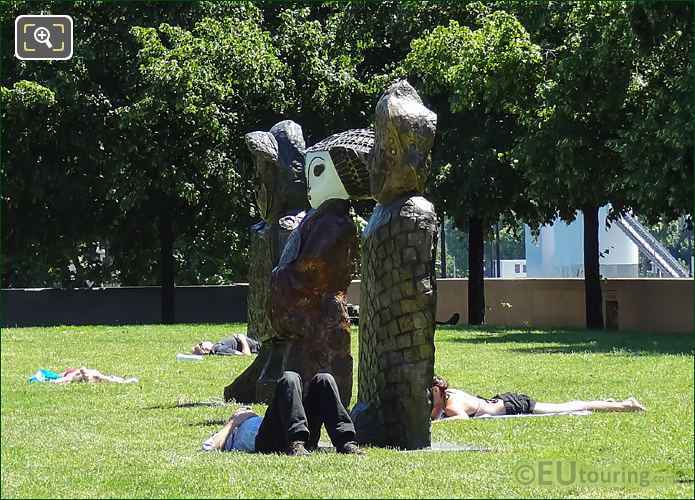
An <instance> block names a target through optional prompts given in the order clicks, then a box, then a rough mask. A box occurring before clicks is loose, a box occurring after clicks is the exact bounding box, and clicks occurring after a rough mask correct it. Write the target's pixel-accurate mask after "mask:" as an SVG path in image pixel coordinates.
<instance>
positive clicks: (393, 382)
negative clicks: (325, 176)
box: [352, 81, 437, 449]
mask: <svg viewBox="0 0 695 500" xmlns="http://www.w3.org/2000/svg"><path fill="white" fill-rule="evenodd" d="M435 127H436V115H435V114H434V113H432V112H431V111H430V110H428V109H427V108H426V107H425V106H424V105H423V104H422V101H421V100H420V97H419V96H418V95H417V92H415V90H414V89H413V88H412V87H411V86H410V85H409V84H408V83H407V82H406V81H401V82H398V83H396V84H394V85H392V86H391V87H389V89H388V90H386V92H385V93H384V95H383V96H382V97H381V99H380V100H379V103H378V104H377V108H376V120H375V130H374V133H375V143H374V149H373V151H372V154H371V155H370V158H369V167H370V173H371V191H372V195H373V196H374V198H376V200H377V201H378V202H379V203H378V205H377V206H376V208H375V210H374V213H373V215H372V217H371V218H370V220H369V224H368V225H367V228H366V229H365V232H364V234H363V240H362V285H361V297H360V352H359V374H358V398H357V399H358V400H357V405H355V407H354V408H353V411H352V418H353V421H354V422H355V427H356V430H357V439H358V441H359V442H361V443H368V444H373V445H376V446H395V447H399V448H406V449H418V448H424V447H427V446H429V445H430V410H431V402H430V394H429V390H430V383H431V381H432V375H433V373H434V328H435V318H434V314H435V309H436V302H437V301H436V282H435V273H434V246H435V245H434V242H435V239H436V230H437V217H436V214H435V211H434V207H433V206H432V204H431V203H430V202H429V201H427V200H426V199H425V198H423V197H422V195H421V192H422V189H423V187H424V183H425V180H426V177H427V160H428V156H429V151H430V149H431V147H432V143H433V141H434V133H435Z"/></svg>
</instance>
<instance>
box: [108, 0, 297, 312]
mask: <svg viewBox="0 0 695 500" xmlns="http://www.w3.org/2000/svg"><path fill="white" fill-rule="evenodd" d="M242 14H243V15H242ZM259 21H260V18H259V15H258V12H257V11H255V10H253V9H250V10H249V11H248V12H244V13H238V15H237V16H236V17H235V18H226V19H223V20H219V21H218V20H213V19H205V20H203V21H200V22H198V23H196V25H195V27H194V29H193V30H191V31H187V30H185V29H183V28H178V27H174V26H171V25H168V24H162V25H160V26H159V28H133V30H132V31H133V34H134V35H135V38H136V40H137V42H138V44H139V45H140V50H139V52H138V54H137V58H138V62H139V65H140V66H139V69H140V72H141V74H142V76H143V84H142V86H140V87H139V88H138V90H137V92H136V97H135V98H134V100H133V102H132V103H130V104H128V105H125V106H122V107H120V108H118V109H117V110H116V115H117V117H118V125H119V127H120V128H121V130H122V131H123V134H124V135H123V137H124V138H125V141H124V143H123V144H122V147H121V148H120V150H121V151H122V152H123V155H122V157H121V158H120V161H119V164H120V165H121V168H122V169H123V171H122V174H121V175H120V176H119V181H120V182H117V183H116V184H115V185H114V189H115V191H116V197H117V198H118V199H119V200H120V203H121V206H122V209H123V210H124V212H126V213H128V211H129V210H131V209H135V210H136V211H135V213H136V214H139V213H141V212H140V210H142V209H143V208H148V209H149V215H150V216H151V217H152V218H150V220H149V221H148V220H145V221H140V223H141V224H142V223H148V222H149V223H150V224H153V225H154V224H155V223H156V225H157V230H158V240H159V247H160V252H159V253H160V259H159V260H160V269H161V285H162V287H163V299H162V300H163V301H162V311H163V321H164V322H173V321H174V318H173V289H174V280H175V275H176V270H175V266H174V258H175V255H174V250H175V247H178V248H179V249H181V248H182V245H175V243H176V240H177V238H178V236H179V235H185V237H184V238H183V240H184V241H190V242H193V243H194V244H196V243H197V244H200V245H205V241H206V237H207V238H209V237H211V236H212V234H211V232H210V230H213V231H220V230H222V231H226V234H225V233H223V234H225V235H226V236H227V237H228V239H227V242H228V243H229V244H230V247H229V248H228V249H227V251H228V252H231V253H232V254H234V255H237V256H241V255H244V254H245V248H246V245H245V242H246V241H247V240H248V235H247V233H248V227H249V225H250V215H251V214H250V209H249V207H250V206H251V205H252V186H253V184H252V177H253V175H252V171H251V165H250V160H249V159H248V152H247V151H246V148H245V144H244V142H243V136H244V133H245V132H247V131H249V130H251V129H252V128H255V127H257V126H258V125H259V124H258V117H259V116H268V117H270V119H271V121H272V120H275V119H276V118H277V117H278V116H280V115H279V114H280V113H281V112H282V111H283V110H284V106H285V101H284V98H283V89H284V82H285V76H286V68H285V66H284V65H283V64H282V63H281V62H280V61H279V60H278V58H277V53H276V51H275V50H274V48H273V47H272V43H271V37H270V34H269V33H268V32H267V31H265V30H263V29H262V28H261V26H260V22H259ZM213 241H214V240H213ZM199 254H200V253H199ZM241 260H242V259H241V258H238V261H241Z"/></svg>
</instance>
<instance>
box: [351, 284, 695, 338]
mask: <svg viewBox="0 0 695 500" xmlns="http://www.w3.org/2000/svg"><path fill="white" fill-rule="evenodd" d="M437 288H438V290H439V296H438V299H437V320H438V321H446V320H447V319H449V318H450V317H451V315H452V314H453V313H455V312H458V313H459V314H460V315H461V320H460V322H461V323H465V322H466V320H467V318H468V280H466V279H439V280H437ZM603 300H604V316H605V315H606V311H610V312H608V316H609V317H608V318H607V319H608V320H609V321H607V326H608V327H613V328H616V327H617V328H618V329H620V330H632V331H640V330H641V331H654V332H683V333H690V334H692V333H693V282H692V280H689V279H666V278H654V279H648V278H641V279H611V280H604V282H603ZM348 301H349V302H352V303H359V282H358V281H355V282H353V284H352V286H351V287H350V289H349V290H348ZM606 302H608V304H605V303H606ZM485 303H486V308H487V311H486V323H487V324H489V325H502V326H528V327H538V328H552V327H568V328H584V327H585V324H586V323H585V319H584V280H583V279H570V278H543V279H540V278H537V279H534V278H526V279H503V278H502V279H496V278H492V279H486V280H485ZM616 303H617V304H616Z"/></svg>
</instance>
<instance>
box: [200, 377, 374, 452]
mask: <svg viewBox="0 0 695 500" xmlns="http://www.w3.org/2000/svg"><path fill="white" fill-rule="evenodd" d="M322 425H325V426H326V431H328V436H329V437H330V439H331V442H332V443H333V446H335V449H336V451H337V452H338V453H345V454H361V453H362V450H361V449H360V448H359V446H358V445H357V443H356V442H355V426H354V425H353V423H352V420H351V419H350V415H349V414H348V412H347V410H346V409H345V407H344V406H343V404H342V403H341V402H340V395H339V394H338V386H337V385H336V383H335V379H334V378H333V375H331V374H329V373H317V374H316V375H314V378H313V379H312V380H311V383H310V384H309V387H308V388H307V391H306V396H305V397H302V379H301V377H300V376H299V374H298V373H296V372H290V371H287V372H285V373H283V374H282V377H280V378H279V379H278V382H277V385H276V386H275V392H274V393H273V397H272V399H271V400H270V403H269V404H268V409H267V410H266V412H265V417H260V416H259V415H258V414H256V413H255V412H254V411H253V410H251V408H250V407H248V406H246V407H243V408H239V409H238V410H236V411H235V412H234V413H232V416H231V417H230V418H229V420H227V423H225V425H224V426H223V427H222V429H220V430H219V431H218V432H216V433H215V434H213V435H212V436H211V437H210V438H209V439H207V440H206V441H205V442H203V445H202V449H203V450H204V451H232V450H239V451H248V452H259V453H287V454H288V455H299V456H302V455H309V454H310V450H314V449H316V448H317V447H318V442H319V435H320V433H321V426H322Z"/></svg>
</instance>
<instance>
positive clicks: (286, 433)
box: [256, 372, 309, 454]
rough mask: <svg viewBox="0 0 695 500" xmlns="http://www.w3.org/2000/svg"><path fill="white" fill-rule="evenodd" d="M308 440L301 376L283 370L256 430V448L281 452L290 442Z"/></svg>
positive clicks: (266, 451) (265, 451)
mask: <svg viewBox="0 0 695 500" xmlns="http://www.w3.org/2000/svg"><path fill="white" fill-rule="evenodd" d="M308 439H309V428H308V426H307V418H306V414H305V413H304V407H303V406H302V378H301V377H300V376H299V375H298V374H297V373H295V372H285V373H283V374H282V376H281V377H280V378H279V379H278V382H277V385H276V386H275V392H274V394H273V397H272V399H271V400H270V403H269V404H268V410H267V411H266V413H265V416H264V417H263V422H261V426H260V428H259V429H258V434H257V435H256V451H259V452H262V453H273V452H284V451H287V450H288V448H289V447H290V445H291V444H292V443H293V442H295V441H304V442H305V441H307V440H308ZM295 448H296V447H295ZM299 451H300V452H301V450H299ZM298 454H301V453H298Z"/></svg>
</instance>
